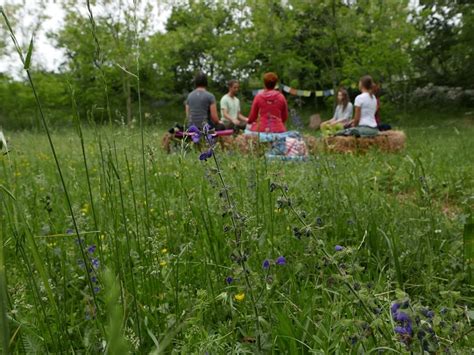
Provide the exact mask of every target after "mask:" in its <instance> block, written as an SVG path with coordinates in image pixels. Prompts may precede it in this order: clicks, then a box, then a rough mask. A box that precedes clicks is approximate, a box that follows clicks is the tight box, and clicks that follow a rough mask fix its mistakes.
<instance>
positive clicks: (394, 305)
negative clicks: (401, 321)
mask: <svg viewBox="0 0 474 355" xmlns="http://www.w3.org/2000/svg"><path fill="white" fill-rule="evenodd" d="M399 308H400V303H397V302H394V303H392V306H391V307H390V312H391V313H392V317H393V316H395V313H397V311H398V309H399Z"/></svg>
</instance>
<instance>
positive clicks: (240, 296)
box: [234, 292, 245, 302]
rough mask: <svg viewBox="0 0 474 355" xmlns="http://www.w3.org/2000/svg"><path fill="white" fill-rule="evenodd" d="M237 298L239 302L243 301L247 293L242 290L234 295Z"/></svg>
mask: <svg viewBox="0 0 474 355" xmlns="http://www.w3.org/2000/svg"><path fill="white" fill-rule="evenodd" d="M234 298H235V300H236V301H238V302H242V301H243V300H244V298H245V293H243V292H240V293H238V294H236V295H235V296H234Z"/></svg>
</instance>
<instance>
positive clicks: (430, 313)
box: [421, 308, 434, 318]
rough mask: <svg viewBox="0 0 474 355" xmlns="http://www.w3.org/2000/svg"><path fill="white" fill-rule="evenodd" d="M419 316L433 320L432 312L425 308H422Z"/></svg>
mask: <svg viewBox="0 0 474 355" xmlns="http://www.w3.org/2000/svg"><path fill="white" fill-rule="evenodd" d="M421 314H423V315H424V316H425V317H428V318H433V317H434V312H433V311H430V310H429V309H426V308H423V309H422V310H421Z"/></svg>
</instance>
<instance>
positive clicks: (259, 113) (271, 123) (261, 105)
mask: <svg viewBox="0 0 474 355" xmlns="http://www.w3.org/2000/svg"><path fill="white" fill-rule="evenodd" d="M263 83H264V86H265V89H264V90H263V91H261V92H260V93H258V94H257V95H256V96H255V98H254V100H253V103H252V107H251V109H250V113H249V115H248V117H246V116H244V115H243V114H242V112H241V111H240V101H239V99H238V98H237V93H238V92H239V88H240V87H239V82H238V81H237V80H231V81H229V83H228V89H229V91H228V93H227V94H226V95H224V96H223V97H222V99H221V101H220V109H221V118H219V115H218V110H217V104H216V98H215V96H214V95H213V94H211V93H210V92H208V91H207V77H206V75H205V74H204V73H199V74H198V75H197V76H196V77H195V86H196V88H195V90H193V91H192V92H191V93H190V94H189V95H188V97H187V99H186V116H187V119H188V123H189V124H190V125H195V126H196V127H198V128H200V129H201V128H202V127H203V125H204V124H205V123H207V124H209V125H210V127H211V128H213V129H215V130H216V131H219V130H226V129H241V130H244V133H247V134H252V133H283V132H286V127H285V122H286V120H287V119H288V104H287V102H286V99H285V96H284V95H283V94H282V93H281V92H280V91H278V90H276V89H275V87H276V85H277V83H278V76H277V75H276V74H275V73H271V72H270V73H266V74H265V75H264V76H263ZM359 90H360V91H361V94H360V95H358V96H357V97H356V99H355V101H354V106H353V105H352V103H351V102H350V100H349V94H348V92H347V90H345V89H343V88H341V89H339V90H338V92H337V106H336V109H335V112H334V116H333V117H332V118H331V119H330V120H328V121H326V122H323V123H322V124H321V129H322V131H323V132H327V131H333V132H334V134H336V135H365V136H370V135H376V134H377V133H378V130H379V128H378V127H379V124H380V122H379V117H378V110H379V106H380V105H379V101H378V98H377V97H376V92H377V90H378V88H377V86H376V85H375V84H374V81H373V80H372V78H371V77H370V76H368V75H366V76H364V77H362V78H361V79H360V81H359ZM353 107H355V110H353ZM353 111H355V112H354V114H353Z"/></svg>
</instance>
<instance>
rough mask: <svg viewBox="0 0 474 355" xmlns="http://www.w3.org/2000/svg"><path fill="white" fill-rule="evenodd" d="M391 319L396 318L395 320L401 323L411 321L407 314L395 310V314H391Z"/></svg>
mask: <svg viewBox="0 0 474 355" xmlns="http://www.w3.org/2000/svg"><path fill="white" fill-rule="evenodd" d="M393 319H394V320H396V321H397V322H402V323H405V322H411V320H410V317H409V316H408V314H406V313H404V312H395V314H394V315H393Z"/></svg>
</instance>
